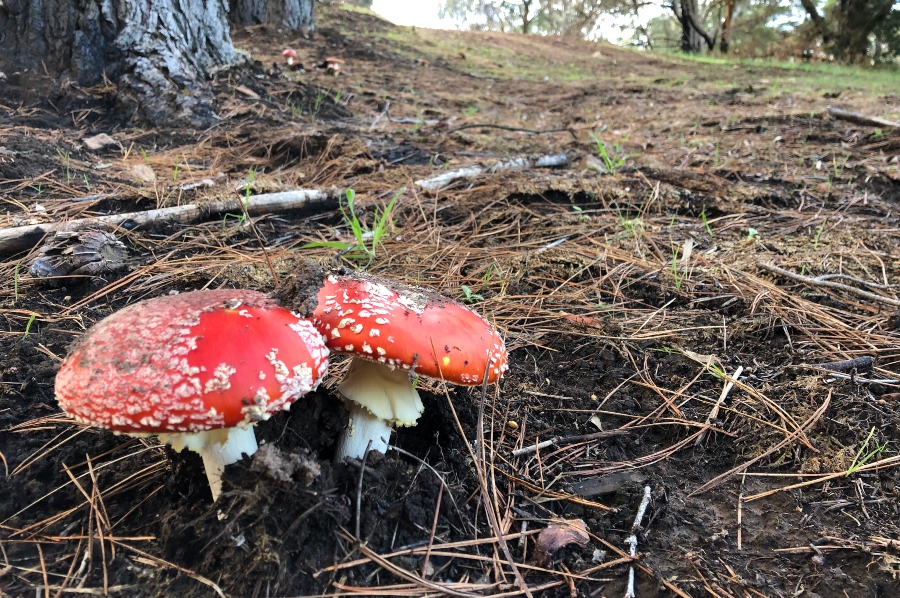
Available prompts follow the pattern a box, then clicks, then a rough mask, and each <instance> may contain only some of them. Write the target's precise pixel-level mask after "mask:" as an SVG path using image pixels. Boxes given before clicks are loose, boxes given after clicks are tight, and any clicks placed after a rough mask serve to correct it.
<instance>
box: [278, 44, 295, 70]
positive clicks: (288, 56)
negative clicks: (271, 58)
mask: <svg viewBox="0 0 900 598" xmlns="http://www.w3.org/2000/svg"><path fill="white" fill-rule="evenodd" d="M281 55H282V56H284V60H285V62H286V63H287V65H288V68H289V69H291V70H294V69H298V68H300V63H299V62H297V50H295V49H293V48H288V49H287V50H285V51H284V52H282V53H281Z"/></svg>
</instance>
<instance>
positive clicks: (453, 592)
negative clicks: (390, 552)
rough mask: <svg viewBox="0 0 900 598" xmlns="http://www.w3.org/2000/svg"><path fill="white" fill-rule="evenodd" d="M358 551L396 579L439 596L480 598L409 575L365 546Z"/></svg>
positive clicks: (360, 546) (362, 545) (413, 574)
mask: <svg viewBox="0 0 900 598" xmlns="http://www.w3.org/2000/svg"><path fill="white" fill-rule="evenodd" d="M359 551H360V552H361V553H363V554H364V555H366V556H367V557H369V558H370V559H372V560H373V561H375V563H377V564H378V565H379V566H380V567H381V568H383V569H387V570H388V571H390V572H391V573H393V574H394V575H396V576H397V577H400V578H402V579H405V580H406V581H411V582H412V583H414V584H418V585H421V586H424V587H426V588H428V589H429V590H434V591H436V592H440V593H441V594H447V595H448V596H461V597H462V598H480V596H481V595H480V594H469V593H467V592H457V591H456V590H452V589H450V588H448V587H447V586H445V585H443V584H439V583H435V582H433V581H428V580H427V579H422V578H421V577H419V576H418V575H416V574H415V573H410V572H409V571H407V570H406V569H404V568H402V567H398V566H397V565H395V564H394V563H392V562H390V561H389V560H387V559H386V558H384V557H383V556H381V555H380V554H378V553H376V552H374V551H373V550H372V549H371V548H369V547H368V546H366V545H365V544H360V545H359Z"/></svg>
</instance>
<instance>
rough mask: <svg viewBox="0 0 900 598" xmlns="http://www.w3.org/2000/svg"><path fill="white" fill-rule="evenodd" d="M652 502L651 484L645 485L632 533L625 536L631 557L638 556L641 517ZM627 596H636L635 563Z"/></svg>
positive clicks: (630, 571) (631, 570) (630, 573)
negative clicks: (638, 534)
mask: <svg viewBox="0 0 900 598" xmlns="http://www.w3.org/2000/svg"><path fill="white" fill-rule="evenodd" d="M649 504H650V486H644V498H642V499H641V504H640V506H638V510H637V514H636V515H635V516H634V523H632V524H631V535H630V536H628V537H627V538H625V543H626V544H628V553H629V555H630V556H631V558H634V557H635V556H637V542H638V541H637V531H638V530H639V529H640V528H641V519H643V518H644V513H645V512H646V511H647V505H649ZM625 598H634V565H631V566H630V567H628V587H627V589H626V590H625Z"/></svg>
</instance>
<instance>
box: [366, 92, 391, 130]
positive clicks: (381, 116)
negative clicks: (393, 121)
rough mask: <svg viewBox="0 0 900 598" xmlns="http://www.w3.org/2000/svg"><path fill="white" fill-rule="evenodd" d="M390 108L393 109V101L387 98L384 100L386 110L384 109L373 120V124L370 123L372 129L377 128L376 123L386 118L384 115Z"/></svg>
mask: <svg viewBox="0 0 900 598" xmlns="http://www.w3.org/2000/svg"><path fill="white" fill-rule="evenodd" d="M390 109H391V101H390V100H385V101H384V110H382V111H381V113H380V114H379V115H378V116H376V117H375V120H373V121H372V124H371V125H369V130H370V131H372V130H374V129H375V127H376V125H378V123H379V121H381V119H382V118H384V115H385V114H387V113H388V110H390Z"/></svg>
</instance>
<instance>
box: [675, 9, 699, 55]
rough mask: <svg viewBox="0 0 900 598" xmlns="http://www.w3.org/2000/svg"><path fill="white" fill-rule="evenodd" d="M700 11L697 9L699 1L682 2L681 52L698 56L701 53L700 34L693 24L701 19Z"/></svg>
mask: <svg viewBox="0 0 900 598" xmlns="http://www.w3.org/2000/svg"><path fill="white" fill-rule="evenodd" d="M699 12H700V10H699V8H698V7H697V0H681V11H680V16H679V19H678V20H679V21H681V51H682V52H686V53H688V54H698V53H699V52H700V34H699V33H698V32H697V28H696V27H694V25H693V22H694V21H695V20H696V19H697V18H698V17H699V14H698V13H699Z"/></svg>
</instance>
